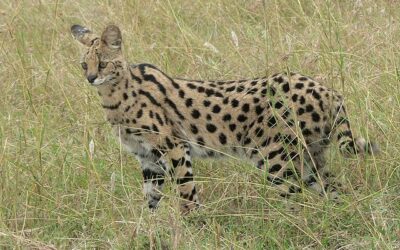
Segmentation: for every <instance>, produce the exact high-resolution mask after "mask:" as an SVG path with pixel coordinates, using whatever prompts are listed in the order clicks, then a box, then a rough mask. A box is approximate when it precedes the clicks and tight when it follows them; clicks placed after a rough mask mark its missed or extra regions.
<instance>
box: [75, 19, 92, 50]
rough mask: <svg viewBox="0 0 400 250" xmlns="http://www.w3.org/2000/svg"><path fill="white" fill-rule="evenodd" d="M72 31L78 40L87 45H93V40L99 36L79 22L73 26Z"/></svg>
mask: <svg viewBox="0 0 400 250" xmlns="http://www.w3.org/2000/svg"><path fill="white" fill-rule="evenodd" d="M71 33H72V35H73V36H74V38H75V39H76V40H78V41H79V42H81V43H83V44H84V45H86V46H92V43H93V40H95V39H96V38H97V36H96V35H95V34H93V33H92V32H91V31H90V30H89V29H88V28H85V27H83V26H80V25H78V24H75V25H72V26H71Z"/></svg>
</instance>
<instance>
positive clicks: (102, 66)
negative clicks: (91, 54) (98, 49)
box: [99, 62, 107, 69]
mask: <svg viewBox="0 0 400 250" xmlns="http://www.w3.org/2000/svg"><path fill="white" fill-rule="evenodd" d="M99 67H100V68H101V69H104V68H105V67H107V62H100V64H99Z"/></svg>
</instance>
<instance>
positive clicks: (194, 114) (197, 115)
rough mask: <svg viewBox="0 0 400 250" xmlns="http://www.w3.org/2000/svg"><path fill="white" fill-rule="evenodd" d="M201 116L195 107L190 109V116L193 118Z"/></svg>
mask: <svg viewBox="0 0 400 250" xmlns="http://www.w3.org/2000/svg"><path fill="white" fill-rule="evenodd" d="M200 116H201V114H200V112H199V111H198V110H197V109H193V110H192V117H193V118H194V119H198V118H199V117H200Z"/></svg>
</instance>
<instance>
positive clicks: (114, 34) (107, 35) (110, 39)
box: [101, 25, 122, 50]
mask: <svg viewBox="0 0 400 250" xmlns="http://www.w3.org/2000/svg"><path fill="white" fill-rule="evenodd" d="M101 41H102V42H103V43H104V44H105V45H106V46H107V47H109V48H110V49H116V50H120V49H121V43H122V35H121V31H120V30H119V28H118V27H117V26H116V25H108V26H107V28H106V29H105V30H104V32H103V34H102V35H101Z"/></svg>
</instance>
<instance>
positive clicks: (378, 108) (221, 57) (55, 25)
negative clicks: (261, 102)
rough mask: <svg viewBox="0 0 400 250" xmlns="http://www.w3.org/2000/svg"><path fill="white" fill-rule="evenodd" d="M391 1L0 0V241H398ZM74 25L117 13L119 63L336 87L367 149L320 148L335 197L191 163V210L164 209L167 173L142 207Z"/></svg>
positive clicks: (239, 170) (232, 245) (396, 76)
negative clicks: (87, 75) (152, 206)
mask: <svg viewBox="0 0 400 250" xmlns="http://www.w3.org/2000/svg"><path fill="white" fill-rule="evenodd" d="M89 2H92V3H93V4H89ZM399 8H400V3H398V2H397V1H389V0H385V1H384V0H364V1H323V0H311V1H306V0H304V1H291V0H282V1H265V3H264V4H263V1H258V0H254V1H245V0H239V1H231V0H215V1H204V0H203V1H178V0H165V1H155V0H154V1H139V0H136V1H123V0H117V1H80V3H79V4H78V3H77V1H49V0H42V1H28V0H26V1H20V0H15V1H7V0H0V88H1V89H0V248H3V247H5V248H7V247H9V248H17V249H26V248H40V249H48V248H52V247H57V248H75V249H84V248H94V247H98V248H106V249H107V248H116V249H149V248H155V249H287V248H289V249H303V248H305V249H337V248H340V249H399V248H400V240H399V239H400V186H399V185H400V171H399V162H400V152H399V149H400V134H399V128H400V116H399V110H400V59H399V58H400V53H399V48H400V30H399V27H400V23H399V20H400V12H399V11H398V10H399ZM75 23H78V24H83V25H86V26H88V27H90V28H91V29H92V30H94V31H97V32H99V33H100V32H101V31H102V30H103V28H104V27H105V26H106V25H107V24H109V23H115V24H117V25H118V26H119V27H120V28H121V30H122V32H123V39H124V42H123V46H124V53H125V54H126V56H127V58H129V60H130V61H131V62H132V63H140V62H148V63H152V64H155V65H158V66H159V67H160V68H161V69H162V70H163V71H165V72H167V73H168V74H170V75H172V76H180V77H186V78H199V79H242V78H250V77H254V76H262V75H266V74H272V73H275V72H280V71H284V70H287V69H290V70H293V71H297V72H301V73H304V74H307V75H310V76H313V77H315V78H317V79H318V80H320V81H322V82H324V84H325V85H327V86H330V87H334V88H335V89H337V90H339V91H340V92H342V93H343V94H344V96H345V97H346V101H347V108H348V110H349V113H350V119H351V122H352V125H353V130H354V131H355V132H356V133H357V134H360V135H363V136H365V137H370V138H373V139H375V140H376V141H377V142H378V143H379V144H380V146H381V150H382V153H381V154H380V155H379V156H377V157H369V158H368V159H366V160H364V159H357V158H353V159H344V158H342V157H341V156H340V155H339V154H338V153H337V150H336V148H333V149H332V150H331V152H330V155H331V157H330V162H329V164H330V167H331V168H332V169H334V171H335V172H337V173H339V174H340V178H341V180H342V181H343V182H344V183H345V184H346V186H347V189H348V190H349V193H348V194H347V195H343V197H342V199H343V203H342V204H334V203H333V202H330V201H328V200H326V199H323V198H320V197H317V196H316V195H312V194H309V193H304V194H302V195H299V197H295V199H293V200H290V201H287V202H285V201H284V200H282V199H275V198H273V197H274V196H271V195H269V193H271V192H270V189H271V188H270V186H269V185H267V184H266V182H265V180H264V177H265V176H263V175H262V174H260V173H259V172H258V171H257V170H255V169H253V168H252V167H251V166H249V165H246V164H243V163H240V162H235V161H222V162H217V161H196V162H195V170H194V171H195V176H196V181H198V186H199V189H200V197H201V199H202V202H203V204H204V205H205V208H204V209H202V210H201V211H199V212H195V213H192V214H191V215H190V216H188V217H182V216H180V214H179V211H178V209H177V205H176V204H177V198H176V193H175V189H174V188H173V185H168V187H167V188H166V189H165V193H166V196H165V199H164V200H163V201H162V205H161V208H160V209H159V211H158V212H157V214H151V213H149V211H148V210H147V208H146V205H145V202H144V201H143V195H142V190H141V182H142V179H141V173H140V171H139V169H140V168H139V166H138V164H137V162H136V161H135V160H134V159H133V158H132V157H130V156H129V155H128V154H127V153H126V152H124V151H123V150H122V149H121V148H120V145H119V144H118V142H117V140H116V139H115V138H114V137H113V136H112V135H111V133H110V126H109V125H108V124H107V123H106V122H105V119H104V117H103V111H102V108H101V106H100V105H99V99H98V97H97V94H96V91H95V90H94V89H93V88H91V87H90V86H89V85H88V84H87V82H86V81H85V79H84V77H83V75H82V72H81V70H80V65H79V58H80V56H81V46H80V44H78V43H77V42H76V41H74V40H73V39H72V37H71V35H70V32H69V28H70V26H71V25H72V24H75ZM232 33H234V34H236V36H237V41H238V44H237V46H236V44H235V41H234V39H233V38H232ZM210 44H211V45H210ZM214 48H215V49H214ZM90 141H93V142H94V145H95V152H94V154H93V155H91V153H90V152H89V143H90ZM287 203H288V204H287ZM288 205H289V206H296V210H295V211H291V210H289V209H288Z"/></svg>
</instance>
